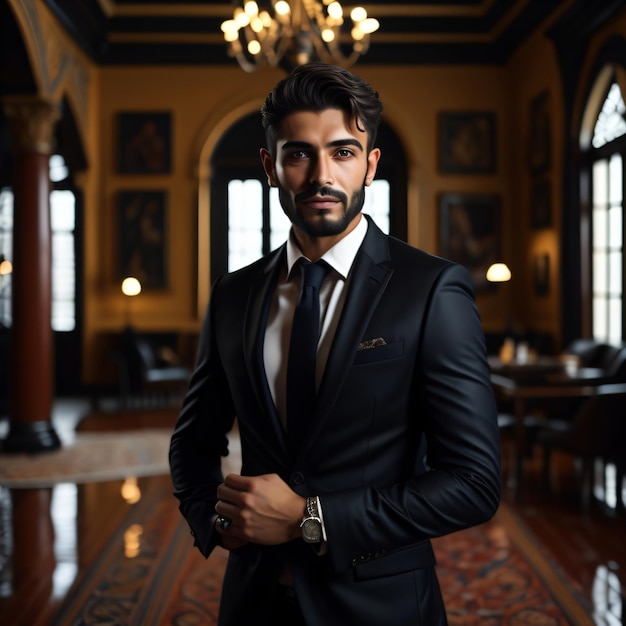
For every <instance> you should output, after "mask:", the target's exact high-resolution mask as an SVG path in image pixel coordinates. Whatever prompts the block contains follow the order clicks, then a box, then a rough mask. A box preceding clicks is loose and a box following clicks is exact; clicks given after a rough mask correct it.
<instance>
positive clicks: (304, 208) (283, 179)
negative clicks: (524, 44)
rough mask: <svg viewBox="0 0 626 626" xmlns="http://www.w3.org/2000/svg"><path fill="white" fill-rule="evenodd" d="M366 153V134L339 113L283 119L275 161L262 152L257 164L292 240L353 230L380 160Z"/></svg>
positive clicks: (375, 154) (376, 152)
mask: <svg viewBox="0 0 626 626" xmlns="http://www.w3.org/2000/svg"><path fill="white" fill-rule="evenodd" d="M366 150H367V133H366V132H364V131H361V130H359V129H358V128H357V126H356V124H355V123H354V122H351V121H350V120H349V119H348V116H347V115H345V114H344V112H343V111H341V110H339V109H326V110H324V111H299V112H296V113H292V114H290V115H288V116H287V117H286V118H285V119H284V120H283V122H282V124H281V127H280V129H279V132H278V133H277V140H276V157H275V160H272V158H271V156H270V154H269V152H267V151H266V150H261V159H262V160H263V165H264V167H265V171H266V173H267V175H268V180H269V183H270V185H272V186H275V187H278V190H279V197H280V202H281V205H282V207H283V210H284V212H285V213H286V215H287V217H288V218H289V219H290V220H291V222H292V224H293V225H294V227H295V229H296V235H297V234H298V231H302V233H303V234H305V235H307V236H309V237H332V236H337V235H340V234H342V233H344V232H345V233H347V232H349V231H350V230H352V228H353V227H354V226H355V225H356V223H357V222H358V219H357V218H358V217H359V214H360V212H361V208H362V207H363V200H364V198H365V186H369V185H370V184H371V182H372V180H373V179H374V175H375V173H376V166H377V164H378V158H379V156H380V151H379V150H378V149H374V150H372V151H371V152H370V153H369V154H368V153H367V152H366Z"/></svg>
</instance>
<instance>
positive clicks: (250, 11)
mask: <svg viewBox="0 0 626 626" xmlns="http://www.w3.org/2000/svg"><path fill="white" fill-rule="evenodd" d="M243 10H244V11H245V12H246V15H248V16H249V17H254V16H255V15H256V14H257V13H258V12H259V6H258V5H257V3H256V2H254V0H251V1H250V2H246V3H245V4H244V5H243Z"/></svg>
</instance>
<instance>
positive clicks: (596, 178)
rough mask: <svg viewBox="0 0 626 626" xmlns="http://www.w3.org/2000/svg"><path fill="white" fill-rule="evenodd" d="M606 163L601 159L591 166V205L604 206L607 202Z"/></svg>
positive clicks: (607, 169)
mask: <svg viewBox="0 0 626 626" xmlns="http://www.w3.org/2000/svg"><path fill="white" fill-rule="evenodd" d="M608 165H609V164H608V161H606V160H604V159H602V160H601V161H596V162H595V163H594V164H593V204H594V206H597V205H602V206H604V205H605V204H606V202H607V187H606V185H607V181H608V171H609V168H608Z"/></svg>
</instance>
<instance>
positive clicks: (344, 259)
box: [287, 215, 367, 280]
mask: <svg viewBox="0 0 626 626" xmlns="http://www.w3.org/2000/svg"><path fill="white" fill-rule="evenodd" d="M366 234H367V220H366V219H365V218H364V217H363V215H361V219H360V220H359V223H358V224H357V225H356V228H354V229H353V230H352V231H351V232H349V233H348V234H347V235H346V236H345V237H343V238H342V239H340V240H339V241H338V242H337V243H336V244H335V245H334V246H333V247H332V248H331V249H330V250H328V251H327V252H326V253H325V254H324V256H322V259H324V261H326V263H328V265H330V267H332V269H334V270H335V271H336V272H337V273H338V274H340V275H341V276H342V278H343V279H344V280H345V279H346V278H348V274H349V273H350V268H351V267H352V264H353V263H354V259H355V258H356V255H357V252H358V251H359V248H360V247H361V244H362V243H363V240H364V239H365V235H366ZM301 257H304V255H303V254H302V252H301V251H300V248H298V244H297V243H296V240H295V238H294V236H293V232H292V231H289V239H287V276H290V275H291V270H292V268H293V266H294V264H295V263H296V262H297V261H298V259H300V258H301ZM305 258H306V257H305Z"/></svg>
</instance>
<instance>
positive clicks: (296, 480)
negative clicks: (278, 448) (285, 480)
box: [290, 472, 304, 485]
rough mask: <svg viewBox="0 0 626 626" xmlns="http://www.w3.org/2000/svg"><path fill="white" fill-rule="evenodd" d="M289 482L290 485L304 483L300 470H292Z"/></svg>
mask: <svg viewBox="0 0 626 626" xmlns="http://www.w3.org/2000/svg"><path fill="white" fill-rule="evenodd" d="M290 482H291V484H292V485H302V484H303V483H304V474H303V473H302V472H294V473H293V474H292V475H291V479H290Z"/></svg>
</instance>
